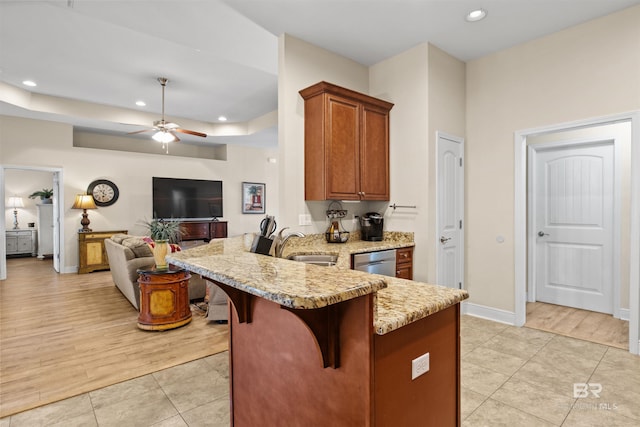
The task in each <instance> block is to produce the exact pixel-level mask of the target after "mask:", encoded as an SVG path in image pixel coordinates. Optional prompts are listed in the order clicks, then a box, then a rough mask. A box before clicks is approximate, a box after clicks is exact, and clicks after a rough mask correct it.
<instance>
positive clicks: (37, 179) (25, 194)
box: [4, 169, 53, 230]
mask: <svg viewBox="0 0 640 427" xmlns="http://www.w3.org/2000/svg"><path fill="white" fill-rule="evenodd" d="M4 180H5V187H4V188H5V195H4V196H5V203H6V202H7V200H8V199H9V197H13V196H20V197H22V201H23V203H24V208H18V209H17V211H18V227H20V228H27V225H28V224H29V223H30V222H33V223H37V222H38V217H37V215H38V210H37V208H36V205H37V204H40V203H41V201H40V198H39V197H36V198H35V199H30V198H29V195H30V194H32V193H33V192H35V191H39V190H42V189H43V188H47V189H49V188H53V185H52V183H53V173H51V172H45V171H25V170H15V169H8V170H7V171H5V175H4ZM5 208H6V209H5V218H4V219H5V221H4V222H5V229H6V230H11V229H12V228H13V209H10V208H9V206H7V205H5Z"/></svg>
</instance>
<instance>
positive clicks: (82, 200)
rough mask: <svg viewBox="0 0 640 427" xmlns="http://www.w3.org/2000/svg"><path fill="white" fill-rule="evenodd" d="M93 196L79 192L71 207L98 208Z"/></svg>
mask: <svg viewBox="0 0 640 427" xmlns="http://www.w3.org/2000/svg"><path fill="white" fill-rule="evenodd" d="M97 208H98V207H97V206H96V204H95V202H94V201H93V196H92V195H91V194H78V195H76V200H75V202H73V206H71V209H97Z"/></svg>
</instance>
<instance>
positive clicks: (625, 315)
mask: <svg viewBox="0 0 640 427" xmlns="http://www.w3.org/2000/svg"><path fill="white" fill-rule="evenodd" d="M619 314H620V317H618V319H620V320H626V321H627V322H628V321H629V319H630V316H631V311H630V310H629V309H628V308H621V309H620V313H619Z"/></svg>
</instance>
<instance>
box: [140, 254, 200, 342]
mask: <svg viewBox="0 0 640 427" xmlns="http://www.w3.org/2000/svg"><path fill="white" fill-rule="evenodd" d="M190 278H191V275H190V274H189V272H188V271H186V270H184V269H181V268H177V267H173V266H170V268H169V269H168V270H156V269H155V267H154V268H152V267H149V268H146V269H140V270H138V285H139V286H140V315H139V316H138V328H140V329H144V330H146V331H164V330H167V329H174V328H179V327H180V326H184V325H186V324H187V323H189V322H191V308H190V306H189V279H190Z"/></svg>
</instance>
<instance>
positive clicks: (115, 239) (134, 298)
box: [104, 234, 227, 322]
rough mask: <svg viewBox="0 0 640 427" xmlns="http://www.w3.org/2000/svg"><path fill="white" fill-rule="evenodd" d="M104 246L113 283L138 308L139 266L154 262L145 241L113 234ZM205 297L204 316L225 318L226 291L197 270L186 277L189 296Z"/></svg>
mask: <svg viewBox="0 0 640 427" xmlns="http://www.w3.org/2000/svg"><path fill="white" fill-rule="evenodd" d="M104 246H105V249H106V251H107V257H108V258H109V267H110V269H111V276H112V277H113V282H114V283H115V285H116V287H117V288H118V289H119V290H120V292H122V295H124V297H125V298H127V299H128V300H129V302H130V303H131V305H133V306H134V307H135V308H136V309H138V310H139V309H140V290H139V287H138V273H137V270H138V269H139V268H144V267H149V266H151V265H153V264H154V260H153V254H152V252H151V249H150V248H149V245H147V243H146V242H145V241H144V240H142V237H139V236H130V235H128V234H116V235H113V236H111V237H110V238H108V239H105V241H104ZM205 297H208V300H209V304H208V305H207V319H208V320H214V321H219V322H220V321H226V320H227V295H226V294H225V293H224V292H223V291H222V289H220V288H219V287H218V286H216V285H214V284H213V283H212V282H210V281H208V280H205V279H203V278H202V277H201V276H200V275H198V274H193V273H192V275H191V279H190V280H189V300H196V299H205Z"/></svg>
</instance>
